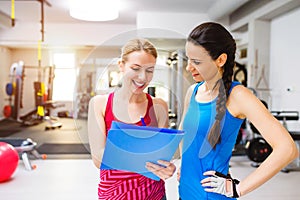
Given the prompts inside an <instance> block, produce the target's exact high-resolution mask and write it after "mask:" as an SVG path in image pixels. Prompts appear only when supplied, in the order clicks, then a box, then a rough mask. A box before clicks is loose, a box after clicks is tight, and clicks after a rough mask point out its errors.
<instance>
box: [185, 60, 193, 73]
mask: <svg viewBox="0 0 300 200" xmlns="http://www.w3.org/2000/svg"><path fill="white" fill-rule="evenodd" d="M193 68H194V67H193V65H191V63H190V61H188V62H187V65H186V67H185V70H186V71H188V72H191V71H192V69H193Z"/></svg>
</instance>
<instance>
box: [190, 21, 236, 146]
mask: <svg viewBox="0 0 300 200" xmlns="http://www.w3.org/2000/svg"><path fill="white" fill-rule="evenodd" d="M187 41H188V42H192V43H193V44H195V45H200V46H202V47H203V48H204V49H205V50H206V51H207V52H208V54H209V55H210V57H211V58H212V59H213V60H216V59H217V58H218V57H219V56H220V55H221V54H222V53H225V54H227V60H226V63H225V64H224V66H223V74H222V78H221V79H220V80H218V81H217V83H216V86H219V94H218V98H217V103H216V116H215V121H214V124H213V125H212V127H211V129H210V131H209V134H208V141H209V143H210V145H211V146H212V147H213V149H215V148H216V145H217V144H218V143H220V142H221V137H220V135H221V121H222V119H223V117H224V115H225V113H226V101H227V97H228V95H229V90H230V87H231V83H232V77H233V68H234V65H235V51H236V43H235V40H234V39H233V37H232V35H231V34H230V33H229V32H228V31H227V30H226V29H225V28H224V27H223V26H222V25H220V24H218V23H215V22H207V23H203V24H200V25H199V26H197V27H196V28H194V29H193V30H192V32H191V33H190V34H189V36H188V39H187ZM216 86H215V87H216Z"/></svg>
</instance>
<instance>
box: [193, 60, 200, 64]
mask: <svg viewBox="0 0 300 200" xmlns="http://www.w3.org/2000/svg"><path fill="white" fill-rule="evenodd" d="M193 63H194V64H195V65H200V63H201V62H200V61H197V60H193Z"/></svg>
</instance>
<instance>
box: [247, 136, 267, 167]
mask: <svg viewBox="0 0 300 200" xmlns="http://www.w3.org/2000/svg"><path fill="white" fill-rule="evenodd" d="M245 150H246V151H245V152H246V155H247V156H248V158H249V159H250V160H252V161H254V162H256V163H261V162H263V161H264V160H265V159H266V158H267V157H268V156H269V155H270V153H271V152H272V147H271V146H270V145H269V144H268V143H267V141H266V140H265V139H264V138H262V137H257V138H253V139H252V140H251V141H248V142H247V143H246V146H245Z"/></svg>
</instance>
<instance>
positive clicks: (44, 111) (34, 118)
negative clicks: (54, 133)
mask: <svg viewBox="0 0 300 200" xmlns="http://www.w3.org/2000/svg"><path fill="white" fill-rule="evenodd" d="M25 68H31V69H37V70H38V72H39V73H38V81H35V82H34V83H33V87H34V96H35V108H34V109H33V110H32V111H30V112H28V113H27V114H25V115H23V116H21V117H20V119H21V120H22V124H23V125H26V126H33V125H37V124H40V123H42V122H44V121H46V122H47V125H46V127H45V129H46V130H48V129H55V128H61V127H62V123H61V122H58V119H56V120H54V121H52V120H53V119H54V118H53V117H51V116H50V111H51V110H52V109H55V108H58V107H63V106H65V105H64V104H62V103H57V102H54V101H52V85H53V79H54V67H53V66H46V67H41V66H38V67H35V66H25ZM46 69H47V70H48V83H47V85H48V87H47V90H46V86H45V84H44V82H42V81H41V79H42V74H41V72H43V76H44V75H45V70H46ZM47 116H48V117H47ZM46 117H47V118H46Z"/></svg>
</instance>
